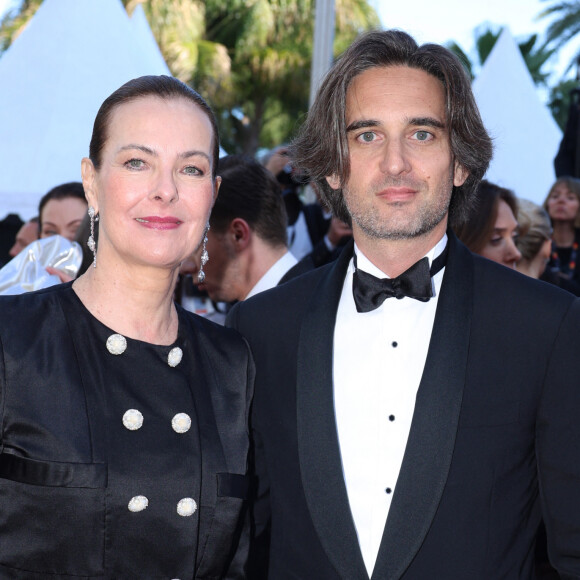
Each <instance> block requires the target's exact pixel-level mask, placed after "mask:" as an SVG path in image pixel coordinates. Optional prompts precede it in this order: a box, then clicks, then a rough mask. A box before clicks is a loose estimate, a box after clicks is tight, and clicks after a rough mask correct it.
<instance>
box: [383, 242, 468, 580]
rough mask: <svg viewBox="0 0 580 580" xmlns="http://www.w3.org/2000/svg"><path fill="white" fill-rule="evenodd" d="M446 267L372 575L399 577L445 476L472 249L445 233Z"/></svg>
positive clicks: (461, 376) (455, 416)
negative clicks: (409, 426) (447, 256)
mask: <svg viewBox="0 0 580 580" xmlns="http://www.w3.org/2000/svg"><path fill="white" fill-rule="evenodd" d="M449 244H450V246H449V258H448V261H447V265H446V268H445V274H444V278H443V284H442V287H441V294H440V296H439V303H438V305H437V313H436V315H435V322H434V326H433V333H432V335H431V342H430V344H429V352H428V354H427V360H426V363H425V370H424V372H423V377H422V379H421V383H420V386H419V391H418V393H417V400H416V404H415V412H414V414H413V421H412V424H411V431H410V434H409V440H408V442H407V447H406V450H405V456H404V458H403V464H402V466H401V472H400V474H399V479H398V480H397V486H396V489H395V494H394V496H393V503H392V504H391V508H390V511H389V517H388V518H387V523H386V526H385V531H384V534H383V538H382V542H381V547H380V549H379V554H378V558H377V563H376V565H375V569H374V571H373V576H372V578H373V579H375V578H376V579H381V580H383V579H388V580H395V579H398V578H400V577H401V576H402V575H403V573H404V572H405V570H406V569H407V568H408V566H409V564H410V563H411V562H412V560H413V558H414V557H415V555H416V554H417V552H418V550H419V548H420V547H421V544H422V543H423V541H424V539H425V536H426V535H427V532H428V530H429V527H430V526H431V523H432V521H433V518H434V517H435V512H436V511H437V507H438V506H439V502H440V500H441V496H442V494H443V489H444V487H445V483H446V481H447V475H448V473H449V467H450V465H451V458H452V455H453V448H454V445H455V436H456V432H457V426H458V423H459V412H460V408H461V400H462V397H463V387H464V384H465V375H466V367H467V355H468V350H469V336H470V329H471V316H472V299H471V297H472V295H473V263H472V257H471V254H470V253H469V252H468V250H467V249H466V248H465V247H464V246H463V245H461V244H460V243H459V242H458V241H457V239H456V238H455V236H454V235H453V234H449Z"/></svg>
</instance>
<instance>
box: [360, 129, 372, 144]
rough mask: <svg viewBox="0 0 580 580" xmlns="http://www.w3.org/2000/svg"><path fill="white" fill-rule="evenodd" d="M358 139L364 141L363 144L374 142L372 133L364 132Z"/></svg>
mask: <svg viewBox="0 0 580 580" xmlns="http://www.w3.org/2000/svg"><path fill="white" fill-rule="evenodd" d="M360 138H361V139H362V140H363V141H365V143H370V142H371V141H374V140H375V134H374V133H373V132H372V131H366V132H365V133H362V134H361V136H360Z"/></svg>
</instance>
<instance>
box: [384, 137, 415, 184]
mask: <svg viewBox="0 0 580 580" xmlns="http://www.w3.org/2000/svg"><path fill="white" fill-rule="evenodd" d="M410 168H411V166H410V163H409V157H408V152H407V151H406V149H405V144H404V142H403V141H402V140H399V139H391V140H388V141H387V142H386V143H385V145H384V151H383V156H382V159H381V171H383V172H384V173H386V174H387V175H400V174H401V173H406V172H408V171H409V170H410Z"/></svg>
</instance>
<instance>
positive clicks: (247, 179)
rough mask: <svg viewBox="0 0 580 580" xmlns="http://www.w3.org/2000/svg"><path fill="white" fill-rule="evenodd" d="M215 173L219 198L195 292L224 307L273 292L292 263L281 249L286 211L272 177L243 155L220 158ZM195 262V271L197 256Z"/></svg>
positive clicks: (199, 257) (197, 263)
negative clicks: (263, 293) (202, 274)
mask: <svg viewBox="0 0 580 580" xmlns="http://www.w3.org/2000/svg"><path fill="white" fill-rule="evenodd" d="M218 172H219V174H220V177H221V178H222V182H221V186H220V194H219V196H218V198H217V200H216V202H215V204H214V206H213V209H212V212H211V215H210V218H209V223H210V229H209V231H208V233H207V239H208V241H207V251H208V253H209V255H210V256H211V260H210V261H209V262H208V263H207V264H206V265H205V266H204V273H205V277H204V279H203V280H202V281H200V284H199V287H200V289H203V290H205V291H206V292H207V293H208V294H209V296H210V298H211V299H212V300H213V301H215V302H226V303H228V302H236V301H238V300H245V299H246V298H249V297H251V296H253V295H255V294H258V293H259V292H263V291H264V290H268V289H270V288H272V287H274V286H276V285H277V284H279V283H280V282H281V280H282V279H283V278H285V277H286V276H287V275H288V273H289V271H290V270H291V269H292V268H294V267H295V266H296V264H297V260H296V258H295V257H294V256H293V255H292V254H291V253H290V252H289V251H288V246H287V245H286V211H285V208H284V202H283V200H282V196H281V195H280V185H279V184H278V183H277V181H276V180H275V179H274V177H273V176H272V174H271V173H270V172H269V171H268V170H266V169H265V168H264V167H263V166H262V165H261V164H260V163H259V162H258V161H255V160H254V159H252V158H251V157H247V156H243V155H228V156H226V157H222V158H221V159H220V161H219V166H218ZM195 260H196V267H197V269H199V267H200V260H201V256H200V255H199V253H198V255H197V256H196V259H195Z"/></svg>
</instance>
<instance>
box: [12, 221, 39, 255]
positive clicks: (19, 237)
mask: <svg viewBox="0 0 580 580" xmlns="http://www.w3.org/2000/svg"><path fill="white" fill-rule="evenodd" d="M35 240H38V218H37V217H34V218H32V219H31V220H30V221H27V222H26V223H25V224H24V225H23V226H22V227H21V228H20V229H19V230H18V233H17V234H16V239H15V240H14V245H13V246H12V247H11V248H10V251H9V252H8V254H9V255H10V257H11V258H14V257H16V256H18V254H19V253H20V252H21V251H22V250H24V248H26V246H28V244H31V243H32V242H34V241H35Z"/></svg>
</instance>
